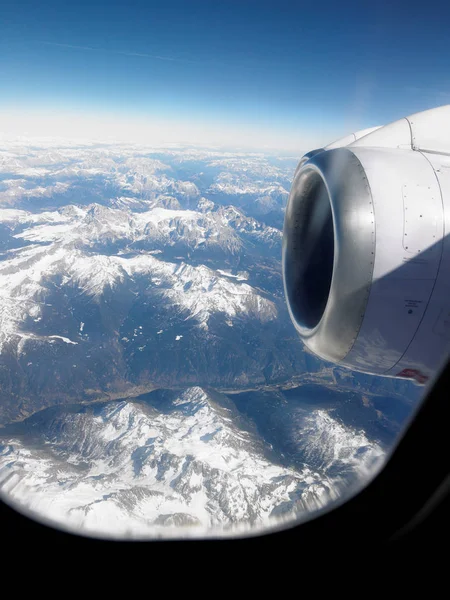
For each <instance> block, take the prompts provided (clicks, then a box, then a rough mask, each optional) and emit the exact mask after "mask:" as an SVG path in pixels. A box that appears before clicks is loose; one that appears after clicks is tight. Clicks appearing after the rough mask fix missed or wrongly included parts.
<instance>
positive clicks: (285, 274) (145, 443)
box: [0, 0, 450, 539]
mask: <svg viewBox="0 0 450 600" xmlns="http://www.w3.org/2000/svg"><path fill="white" fill-rule="evenodd" d="M402 4H403V3H401V2H400V3H398V4H397V5H396V6H392V4H384V3H382V4H381V5H380V4H379V3H376V5H374V6H367V5H365V3H361V2H352V1H348V2H347V1H344V2H340V3H335V2H331V1H327V0H326V1H325V2H322V3H321V4H320V7H319V6H312V5H311V3H301V2H286V1H283V0H282V1H281V2H280V1H277V2H272V1H271V2H259V3H258V7H256V5H255V4H254V3H253V2H250V1H249V2H234V1H230V2H222V3H211V2H202V1H198V0H193V1H190V2H184V1H183V2H181V1H179V0H174V1H173V2H168V3H165V2H164V3H163V2H139V1H132V2H128V3H127V4H126V5H125V4H120V3H117V4H115V3H112V4H111V3H108V4H106V3H104V2H103V1H102V0H94V1H90V2H89V3H87V2H80V3H77V4H76V5H73V6H72V7H68V6H61V4H60V3H55V2H52V1H51V0H46V1H45V2H43V3H41V4H39V6H38V5H36V4H34V3H28V2H19V3H17V2H15V3H10V4H7V5H5V9H4V10H5V14H6V17H7V18H5V19H4V20H3V23H2V25H0V48H1V53H2V61H1V64H0V78H1V81H2V82H3V85H2V95H1V98H0V494H1V498H2V499H3V500H4V501H5V502H7V503H9V504H11V505H12V506H14V507H15V508H16V509H17V510H19V511H22V512H25V513H26V514H31V515H32V516H33V517H34V518H36V519H40V520H43V521H44V522H46V523H51V524H53V525H55V526H57V527H62V528H65V529H68V530H70V531H76V532H78V533H82V534H85V535H91V536H101V537H112V538H145V539H154V538H161V537H162V538H180V537H182V538H184V537H208V536H229V535H231V536H232V535H250V534H253V533H255V532H258V533H259V532H264V531H268V530H270V529H271V528H274V527H280V526H283V527H287V526H292V525H294V524H296V523H298V522H299V521H302V520H305V519H309V518H311V517H313V516H314V515H316V514H318V512H319V511H320V510H322V509H324V508H325V509H327V508H328V507H330V506H333V503H335V502H336V501H340V500H342V498H344V499H345V498H348V497H350V496H351V495H352V494H354V493H355V492H356V491H358V490H360V489H361V488H362V487H363V486H364V485H366V484H367V482H368V481H369V480H370V478H372V477H373V476H374V475H375V474H376V473H377V472H378V470H379V469H380V468H381V467H382V466H383V464H384V462H385V460H386V458H387V457H388V456H389V453H390V452H391V451H392V449H393V448H394V447H395V444H396V443H397V441H398V440H399V438H400V436H401V433H402V431H404V429H405V427H406V426H407V423H408V420H409V419H410V417H411V415H412V414H413V413H414V411H415V409H416V408H417V406H418V405H419V403H420V399H421V398H422V397H423V395H424V392H425V391H426V390H427V386H429V385H430V382H431V381H432V380H433V377H434V376H435V374H436V373H437V372H438V370H439V368H440V366H441V365H442V363H443V361H444V360H445V359H446V357H447V356H448V349H449V342H450V304H449V298H450V289H449V285H450V284H449V281H450V277H449V265H450V241H449V239H448V231H449V228H450V220H449V219H450V175H449V173H450V148H449V139H450V106H449V105H448V103H449V102H450V87H449V82H448V77H447V73H448V69H449V67H450V64H449V63H450V58H449V55H448V52H447V51H446V49H447V40H448V37H447V32H446V30H444V27H445V25H444V23H445V22H446V19H445V18H443V15H442V13H440V12H439V11H437V12H434V13H433V14H427V15H426V16H425V17H424V15H423V14H422V12H421V11H418V10H416V9H415V7H413V6H411V5H410V4H408V11H407V13H405V11H404V7H403V6H402ZM442 6H443V7H444V5H442ZM443 10H444V11H446V12H448V9H447V8H443ZM337 24H339V26H337ZM419 34H420V37H421V39H422V40H423V42H424V43H421V44H419V45H418V46H417V47H415V46H414V47H411V44H410V43H409V41H410V40H411V39H417V36H418V35H419ZM390 123H392V124H391V125H389V124H390ZM378 127H379V128H378ZM335 140H337V141H335ZM305 155H306V156H305ZM302 157H303V158H302Z"/></svg>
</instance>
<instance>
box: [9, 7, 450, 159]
mask: <svg viewBox="0 0 450 600" xmlns="http://www.w3.org/2000/svg"><path fill="white" fill-rule="evenodd" d="M449 17H450V5H449V6H447V3H445V2H434V3H433V2H431V3H427V4H426V6H425V5H424V4H423V3H416V2H413V1H411V2H400V1H397V2H396V1H395V0H391V2H384V1H383V0H381V1H377V2H373V3H368V2H366V1H365V0H359V2H353V1H342V2H339V1H338V0H336V1H332V2H331V1H328V0H321V2H313V1H311V0H308V1H307V2H303V1H297V2H286V1H283V0H278V1H271V2H264V1H256V0H241V1H239V2H238V1H234V0H232V1H226V0H222V1H221V2H218V1H217V2H216V1H214V0H208V1H196V0H193V1H189V0H184V1H178V0H177V1H171V0H166V1H164V2H159V1H158V2H152V1H151V0H147V1H143V2H140V1H139V2H137V1H135V0H130V1H128V2H126V3H125V2H121V3H114V2H99V1H97V0H92V1H90V2H84V1H79V2H76V3H75V2H73V3H72V4H69V2H61V1H60V0H58V1H57V2H46V1H45V0H44V1H43V2H41V3H39V2H29V3H27V2H20V0H16V1H14V2H2V19H1V24H0V111H3V114H4V115H5V114H8V111H10V112H11V111H13V112H14V114H15V115H16V117H17V119H18V120H19V121H20V118H19V117H20V115H24V119H26V117H27V115H28V118H29V119H30V118H31V116H30V115H32V118H35V119H38V117H39V114H40V112H43V113H46V114H51V115H60V116H61V115H62V118H66V119H67V120H70V118H71V117H70V115H77V116H78V117H79V118H81V117H82V116H84V115H86V116H89V118H90V119H91V121H90V122H91V123H92V122H93V120H95V119H96V118H98V119H105V118H106V117H107V118H108V119H109V120H108V123H113V122H116V123H121V124H122V129H123V128H124V127H125V128H126V123H127V122H128V121H129V120H133V123H134V124H135V126H136V127H137V126H138V125H136V124H138V123H140V122H142V123H146V122H152V123H159V124H160V125H161V128H162V129H164V128H170V127H172V129H174V128H175V129H177V127H180V126H181V125H183V126H184V127H185V129H184V130H183V136H184V137H185V138H186V136H187V137H189V135H191V134H192V132H193V131H200V130H202V131H203V137H204V138H205V140H206V139H207V138H208V135H210V138H211V141H213V142H219V141H220V138H221V136H223V137H224V140H225V141H226V142H227V143H229V142H230V139H234V138H235V139H236V144H237V145H239V144H245V143H246V142H248V143H249V144H250V143H251V141H252V140H253V141H254V144H255V145H257V144H264V142H265V141H267V143H268V144H269V145H275V146H279V147H283V145H285V146H286V147H295V146H296V144H298V147H299V148H302V149H308V148H307V147H308V146H309V144H311V143H316V142H317V143H321V142H324V141H326V140H327V139H333V137H335V136H337V135H341V134H344V133H346V132H347V131H348V130H353V129H356V128H364V127H368V126H372V125H377V124H380V123H384V122H387V121H391V120H394V119H396V118H400V117H401V116H404V115H405V114H410V113H413V112H417V111H419V110H424V109H426V108H431V107H433V106H436V105H439V104H446V103H449V102H450V52H449V43H450V35H449V34H450V25H449V23H450V19H449ZM18 115H19V116H18ZM2 122H4V120H3V121H1V120H0V126H1V124H2ZM59 122H61V121H59ZM105 123H106V121H105ZM180 131H181V129H180ZM227 132H228V135H226V133H227ZM172 134H173V132H172ZM173 135H175V134H173ZM173 135H172V138H173ZM205 136H206V137H205ZM172 138H171V139H172ZM173 139H174V138H173ZM305 146H306V148H305Z"/></svg>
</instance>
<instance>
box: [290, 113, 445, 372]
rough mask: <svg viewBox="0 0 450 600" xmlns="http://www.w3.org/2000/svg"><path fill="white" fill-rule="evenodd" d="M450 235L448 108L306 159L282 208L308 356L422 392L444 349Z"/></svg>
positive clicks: (296, 313)
mask: <svg viewBox="0 0 450 600" xmlns="http://www.w3.org/2000/svg"><path fill="white" fill-rule="evenodd" d="M361 133H363V134H364V135H361ZM449 231H450V106H445V107H441V108H438V109H434V110H431V111H426V112H424V113H418V114H417V115H413V116H412V117H408V118H405V119H402V120H401V121H397V122H395V123H392V124H390V125H387V126H386V127H382V128H375V129H373V130H370V131H369V133H367V132H360V133H359V134H352V136H350V137H347V138H343V139H342V140H339V141H338V142H335V143H333V144H330V146H327V147H326V148H325V149H321V150H317V151H313V152H310V153H308V154H307V155H305V156H304V157H303V158H302V160H301V161H300V163H299V166H298V167H297V170H296V173H295V176H294V181H293V184H292V189H291V193H290V196H289V200H288V204H287V208H286V216H285V223H284V235H283V279H284V286H285V294H286V300H287V305H288V308H289V313H290V316H291V319H292V321H293V323H294V326H295V328H296V329H297V331H298V333H299V334H300V337H301V339H302V340H303V342H304V343H305V344H306V346H307V347H308V348H309V349H310V350H311V351H312V352H314V353H315V354H317V355H318V356H320V357H322V358H324V359H326V360H328V361H332V362H334V363H339V364H341V365H344V366H347V367H349V368H351V369H354V370H357V371H362V372H367V373H378V374H384V375H388V376H393V377H411V378H414V379H416V381H418V382H420V383H423V382H425V381H426V380H427V379H428V378H429V377H430V376H431V375H432V374H433V373H434V372H435V371H436V369H437V368H438V367H439V365H440V364H441V363H442V361H443V359H444V358H445V357H446V356H447V355H448V351H449V347H450V236H449V235H448V234H449Z"/></svg>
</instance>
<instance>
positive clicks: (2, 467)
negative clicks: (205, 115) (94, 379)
mask: <svg viewBox="0 0 450 600" xmlns="http://www.w3.org/2000/svg"><path fill="white" fill-rule="evenodd" d="M312 418H315V416H314V415H313V416H312ZM317 419H318V421H317V424H318V427H317V428H314V431H309V430H308V429H305V431H304V432H300V433H301V434H302V435H303V436H304V438H305V439H304V442H303V443H304V444H305V446H306V447H307V448H308V450H309V451H310V452H314V451H316V452H317V451H319V452H326V450H324V449H322V448H321V446H322V445H323V443H324V442H326V440H328V444H334V445H336V446H337V447H338V450H337V452H338V453H339V455H340V458H341V459H342V460H344V461H345V460H346V458H349V460H351V457H352V456H353V454H354V451H355V449H356V448H360V449H361V448H364V450H365V452H366V462H367V463H368V462H369V460H370V461H372V463H374V462H377V460H379V458H380V457H381V456H382V455H383V452H382V451H381V449H380V448H379V447H378V446H377V444H371V443H370V442H369V441H368V440H367V439H366V438H364V436H361V435H358V434H355V433H354V432H352V430H351V429H345V428H344V427H343V426H342V425H339V424H338V423H337V422H335V421H334V420H333V419H332V418H331V417H329V416H328V417H326V415H324V414H323V411H322V412H320V411H319V412H318V413H317ZM324 419H325V420H324ZM10 429H11V428H10ZM330 431H331V433H329V432H330ZM0 443H1V445H0V485H1V487H2V489H3V491H6V492H8V494H9V495H10V498H12V499H14V500H16V501H19V502H20V503H21V504H22V505H23V506H26V507H28V508H30V509H32V510H34V511H37V512H38V513H39V514H40V515H43V516H46V517H47V518H50V519H52V520H59V521H61V522H65V524H66V525H69V526H72V527H75V528H77V529H79V528H81V530H82V531H87V532H91V533H97V534H98V533H100V534H103V535H113V536H114V535H116V536H120V535H124V534H127V535H132V536H146V535H147V536H148V535H151V536H158V535H160V534H161V531H162V530H165V531H164V532H163V533H165V534H167V527H168V526H173V525H176V526H177V528H178V529H177V530H176V534H177V535H181V536H186V535H187V536H192V535H200V534H203V535H204V534H207V533H213V534H214V533H217V532H218V531H220V530H222V529H225V530H227V529H228V530H231V531H232V530H233V529H235V528H236V527H238V528H239V527H240V528H242V527H244V528H248V527H249V526H253V527H257V526H259V527H261V526H262V525H265V526H267V525H270V524H275V523H276V522H277V520H279V519H280V518H286V517H288V516H289V517H293V516H295V515H301V514H303V513H304V511H305V510H309V511H311V510H315V509H317V508H320V507H322V506H324V505H325V504H326V503H327V502H329V501H331V500H332V499H334V498H336V497H337V496H338V492H339V489H340V487H339V485H340V482H339V480H338V478H336V477H334V478H332V477H329V476H328V475H327V467H326V465H325V466H324V469H323V470H322V471H320V472H317V471H315V470H313V469H311V468H309V467H308V466H306V465H305V466H304V467H303V468H301V469H292V468H286V467H282V466H281V465H279V464H277V463H276V460H275V462H274V457H273V455H274V453H273V450H271V449H270V447H268V445H267V444H266V443H264V441H263V440H262V439H261V438H260V437H259V436H258V434H257V433H256V431H255V429H254V427H252V424H251V423H250V422H249V421H245V420H244V421H243V420H242V419H241V418H239V416H238V415H237V414H236V409H235V407H234V406H233V404H232V402H230V401H227V399H226V398H225V397H224V396H220V395H218V394H212V395H211V394H208V393H206V392H205V391H204V390H202V389H200V388H190V389H188V390H186V391H184V392H182V393H181V392H178V393H175V392H154V393H153V394H149V395H148V396H147V397H146V400H141V401H138V402H125V401H123V402H118V403H109V404H100V405H95V406H93V407H90V408H81V407H79V408H76V407H74V408H72V409H71V410H68V411H67V412H61V411H58V410H53V411H52V410H50V411H48V413H41V414H38V415H36V416H35V417H31V418H30V419H29V420H28V421H26V422H24V423H23V424H22V425H19V426H15V427H13V428H12V431H11V433H9V431H6V432H5V433H4V434H3V435H2V436H1V438H0ZM270 454H272V456H270ZM354 466H355V467H356V466H357V465H354Z"/></svg>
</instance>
